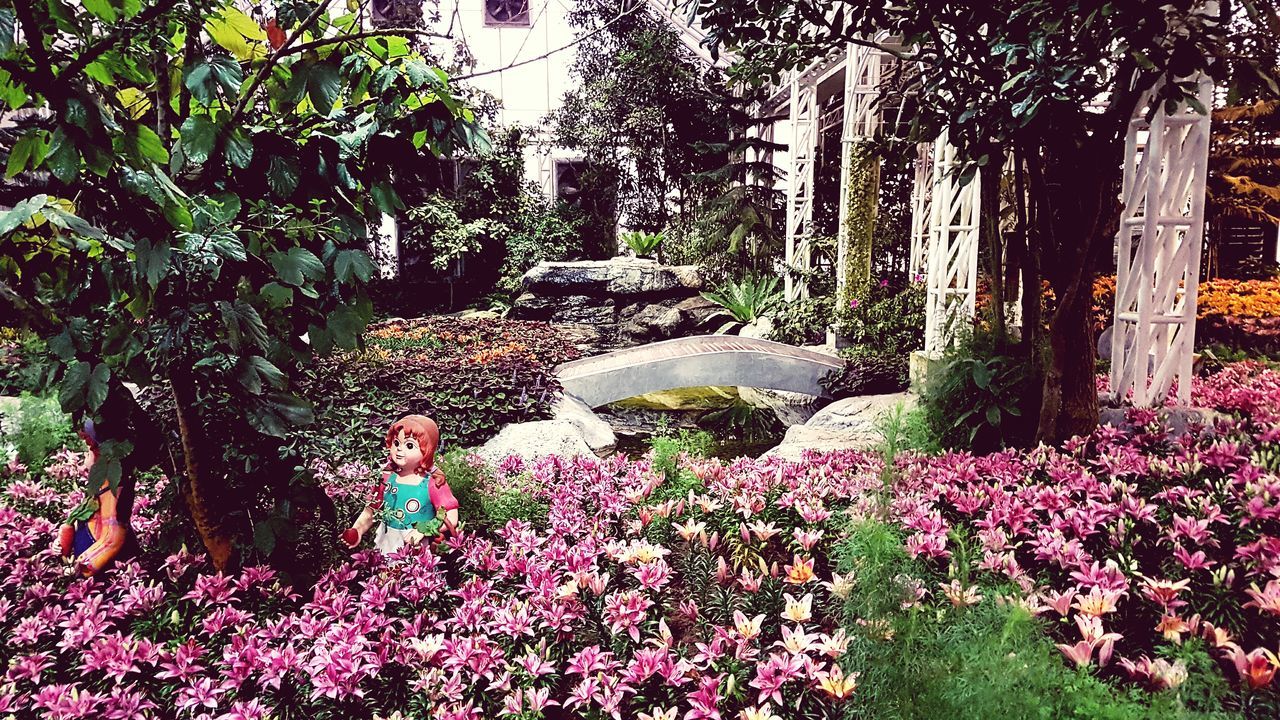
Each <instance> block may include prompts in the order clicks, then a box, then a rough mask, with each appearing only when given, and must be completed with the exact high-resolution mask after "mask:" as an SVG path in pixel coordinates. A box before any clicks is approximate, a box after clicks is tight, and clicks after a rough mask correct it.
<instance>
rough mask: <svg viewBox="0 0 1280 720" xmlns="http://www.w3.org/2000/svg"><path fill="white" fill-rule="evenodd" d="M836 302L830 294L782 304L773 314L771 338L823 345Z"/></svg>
mask: <svg viewBox="0 0 1280 720" xmlns="http://www.w3.org/2000/svg"><path fill="white" fill-rule="evenodd" d="M834 302H835V301H834V300H833V299H832V298H831V296H829V295H828V296H823V297H809V298H806V299H804V300H797V301H795V302H790V303H786V304H784V305H782V306H781V307H779V308H778V310H777V311H776V312H775V313H774V315H773V333H772V334H771V335H770V336H769V339H770V340H777V341H778V342H784V343H789V344H791V345H821V344H822V343H824V342H826V340H827V328H828V327H830V325H831V313H832V310H833V304H834Z"/></svg>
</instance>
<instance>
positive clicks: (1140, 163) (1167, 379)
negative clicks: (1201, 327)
mask: <svg viewBox="0 0 1280 720" xmlns="http://www.w3.org/2000/svg"><path fill="white" fill-rule="evenodd" d="M1199 86H1200V87H1199V100H1200V104H1201V106H1202V107H1206V108H1207V107H1212V101H1213V97H1212V95H1213V84H1212V82H1211V81H1210V80H1209V79H1208V78H1203V77H1202V78H1200V80H1199ZM1153 102H1154V103H1158V102H1159V101H1158V100H1153V99H1152V96H1151V95H1149V96H1148V99H1147V102H1145V103H1142V105H1141V107H1140V108H1139V110H1138V112H1137V113H1135V115H1134V118H1133V120H1132V121H1130V124H1129V133H1128V136H1127V138H1126V140H1125V164H1124V184H1123V190H1122V199H1123V201H1124V210H1123V211H1122V214H1121V220H1120V231H1119V233H1118V235H1117V237H1116V244H1117V247H1116V251H1117V257H1116V264H1117V269H1116V306H1115V331H1114V332H1113V333H1112V336H1111V363H1112V364H1111V391H1112V393H1113V394H1114V395H1115V396H1116V397H1119V398H1124V397H1125V396H1126V395H1127V394H1128V393H1129V392H1130V391H1132V392H1133V404H1134V405H1136V406H1138V407H1153V406H1156V405H1159V404H1161V403H1162V402H1163V401H1164V399H1165V398H1166V397H1167V396H1168V393H1169V390H1170V389H1171V388H1172V386H1173V383H1174V382H1175V380H1176V381H1177V385H1178V400H1179V401H1180V402H1182V403H1189V402H1190V400H1191V364H1192V352H1193V350H1194V348H1195V332H1196V287H1197V284H1198V282H1199V278H1200V250H1201V245H1202V242H1203V237H1204V235H1203V233H1204V198H1205V179H1206V177H1207V174H1208V158H1209V116H1208V115H1207V114H1203V113H1200V112H1197V111H1196V110H1195V109H1193V108H1190V107H1182V108H1180V109H1179V110H1178V111H1177V112H1175V113H1173V114H1165V113H1164V112H1163V111H1161V109H1160V108H1159V107H1157V108H1156V110H1157V111H1156V112H1155V113H1154V117H1152V119H1151V120H1150V121H1149V122H1148V121H1147V119H1146V114H1147V111H1148V108H1149V107H1150V105H1151V103H1153Z"/></svg>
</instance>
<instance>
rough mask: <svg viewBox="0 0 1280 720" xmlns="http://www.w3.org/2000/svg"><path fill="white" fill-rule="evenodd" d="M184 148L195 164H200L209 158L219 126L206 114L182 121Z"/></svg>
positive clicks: (189, 158) (188, 157)
mask: <svg viewBox="0 0 1280 720" xmlns="http://www.w3.org/2000/svg"><path fill="white" fill-rule="evenodd" d="M180 132H181V134H182V150H183V152H185V153H186V154H187V159H188V160H190V161H191V162H192V163H193V164H196V165H200V164H202V163H204V161H205V160H208V159H209V153H210V152H211V151H212V150H213V142H214V140H215V139H217V136H218V128H217V126H215V125H214V124H213V122H211V121H210V120H209V118H208V117H207V116H205V115H192V116H191V117H189V118H187V121H186V122H184V123H182V129H181V131H180Z"/></svg>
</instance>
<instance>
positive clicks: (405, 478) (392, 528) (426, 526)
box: [342, 415, 458, 554]
mask: <svg viewBox="0 0 1280 720" xmlns="http://www.w3.org/2000/svg"><path fill="white" fill-rule="evenodd" d="M386 443H387V464H388V467H389V469H390V472H388V473H387V474H385V475H383V477H382V483H381V485H380V487H379V488H378V491H377V494H376V495H375V496H374V497H373V498H371V499H370V501H369V504H368V505H367V506H366V507H365V509H364V512H362V513H360V517H359V518H357V519H356V522H355V525H354V526H352V527H351V528H349V529H347V530H346V531H345V532H343V533H342V541H343V542H344V543H346V544H347V546H348V547H353V548H354V547H356V546H357V545H359V544H360V540H361V539H363V538H364V535H365V533H367V532H369V528H371V527H373V524H374V521H375V520H381V522H380V523H379V524H378V530H377V532H376V533H375V534H374V537H373V545H374V547H376V548H378V550H379V551H381V552H382V553H383V554H388V553H393V552H396V551H397V550H399V549H400V548H402V547H404V546H405V545H406V544H410V543H416V542H418V541H420V540H422V538H424V537H427V536H434V535H437V534H438V533H440V532H441V531H442V530H448V531H449V532H453V531H454V530H455V529H456V528H457V525H458V501H457V500H456V499H455V498H454V497H453V491H452V490H450V489H449V483H448V481H447V480H446V479H445V476H444V472H442V471H441V470H440V468H438V467H435V457H436V449H437V448H439V447H440V428H438V427H436V423H435V421H434V420H432V419H431V418H429V417H426V416H423V415H408V416H406V417H403V418H400V419H399V420H397V421H396V422H395V424H394V425H392V426H391V429H390V430H388V431H387V440H386Z"/></svg>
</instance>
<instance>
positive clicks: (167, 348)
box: [0, 0, 484, 568]
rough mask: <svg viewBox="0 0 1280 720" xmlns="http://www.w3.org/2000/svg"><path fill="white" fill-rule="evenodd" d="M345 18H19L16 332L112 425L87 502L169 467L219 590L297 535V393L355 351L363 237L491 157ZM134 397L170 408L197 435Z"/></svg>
mask: <svg viewBox="0 0 1280 720" xmlns="http://www.w3.org/2000/svg"><path fill="white" fill-rule="evenodd" d="M332 5H333V3H332V2H331V0H319V1H318V2H313V1H310V0H300V1H299V2H292V3H286V4H277V5H276V13H277V14H276V15H275V16H274V17H270V18H263V17H260V18H257V19H255V18H253V17H250V16H249V15H247V14H246V13H245V12H243V11H242V10H240V9H239V7H238V6H237V4H236V3H234V2H232V1H231V0H154V2H147V1H146V0H85V2H83V3H68V2H64V0H9V1H7V2H4V3H3V4H0V96H2V97H3V100H4V102H6V103H7V104H8V106H9V109H10V110H11V111H12V112H11V113H10V115H9V117H10V118H11V119H12V120H13V121H14V122H15V123H17V127H18V134H17V137H16V141H15V142H14V143H13V144H12V146H11V147H10V148H9V153H8V158H7V162H6V168H7V170H6V175H7V177H9V178H14V179H15V180H21V182H15V183H14V184H12V185H10V188H16V193H17V194H18V195H20V196H21V197H11V198H10V201H9V203H8V204H10V205H11V206H12V208H11V209H10V210H9V211H8V212H6V213H4V214H3V216H0V297H2V301H0V302H2V303H3V304H2V305H0V312H3V313H4V314H5V317H6V318H8V317H11V316H12V317H17V318H19V319H20V321H21V322H23V323H24V324H25V325H27V326H29V327H31V328H34V329H36V330H38V331H40V332H41V333H42V334H44V335H45V336H46V337H47V338H49V346H50V348H51V349H52V351H53V352H54V353H55V354H56V356H57V360H58V369H57V372H56V376H55V378H54V381H55V382H56V383H57V386H58V388H59V394H60V398H61V401H62V404H63V406H64V408H65V409H66V410H68V411H73V412H77V413H83V414H86V415H90V416H92V417H94V418H95V419H96V420H97V421H98V426H99V427H100V428H101V430H102V433H103V434H104V435H105V437H104V442H103V450H104V460H103V461H102V462H100V463H98V464H97V465H95V467H94V474H93V477H91V478H90V486H91V487H93V488H96V487H97V485H98V484H99V483H100V482H101V481H102V480H103V479H104V478H105V479H108V480H110V482H112V483H113V484H115V483H119V482H121V479H122V478H125V479H127V478H129V477H131V476H132V475H133V473H134V472H135V471H136V470H137V469H139V468H145V467H149V466H152V465H154V464H161V465H162V466H167V465H170V458H176V462H175V463H173V465H176V466H178V467H177V470H178V472H179V474H180V478H181V486H182V488H183V494H184V496H185V497H186V499H187V504H188V507H189V509H190V513H191V517H192V520H193V521H194V524H195V527H196V529H197V530H198V532H199V535H200V537H201V539H202V540H203V543H204V545H205V546H206V548H207V549H208V550H209V552H210V555H211V557H212V559H213V561H214V562H215V564H216V565H217V566H218V567H220V568H221V567H225V566H227V565H228V563H230V562H232V561H233V552H234V549H235V548H236V547H237V546H243V545H247V543H244V542H243V541H244V540H245V539H246V538H248V537H251V536H252V537H254V538H255V539H256V541H257V543H256V544H257V546H258V547H259V548H260V549H261V550H263V551H270V550H271V549H272V546H273V545H275V541H276V538H277V536H279V535H281V534H286V531H287V530H288V528H289V520H290V518H291V516H293V515H294V514H295V510H296V503H294V502H291V500H296V497H294V495H296V493H293V494H291V492H290V488H291V487H292V480H293V477H294V466H295V464H296V463H295V462H294V461H293V459H292V458H289V457H288V453H287V452H286V451H285V448H286V445H287V443H286V440H287V439H288V436H289V434H290V431H291V429H292V428H293V427H295V426H297V425H299V424H303V423H306V422H308V421H310V419H311V410H310V406H309V405H308V403H306V402H305V401H303V400H302V399H300V398H298V397H297V396H295V395H294V394H292V393H291V392H290V377H291V376H292V375H293V374H294V373H295V372H296V371H297V369H298V368H299V367H301V366H302V365H303V364H304V363H306V362H307V361H308V358H310V357H311V356H312V354H313V353H316V352H320V353H325V352H328V351H330V350H331V349H332V348H334V347H338V348H348V349H349V348H355V347H356V346H357V344H358V342H359V337H360V334H361V331H362V329H363V327H364V324H365V323H366V322H367V320H368V319H369V316H370V312H371V310H370V304H369V301H368V299H367V298H366V296H365V293H364V290H363V285H364V283H365V281H367V280H369V279H370V278H371V276H372V275H373V273H374V267H373V264H372V263H371V261H370V259H369V257H368V255H367V254H366V250H365V249H366V246H367V241H366V227H367V226H368V224H369V223H370V221H371V220H373V219H374V218H375V217H376V215H377V214H378V212H379V211H386V212H391V211H394V210H395V209H397V208H400V207H402V203H401V201H400V199H399V196H398V193H397V190H396V188H397V185H398V183H399V182H400V179H401V178H402V177H405V176H407V175H409V174H410V173H409V172H408V170H410V169H412V166H413V165H414V163H416V162H420V161H421V160H422V159H423V158H424V157H425V156H427V155H429V154H448V153H450V152H452V151H453V150H454V149H455V148H458V147H460V146H466V145H476V144H480V143H483V142H484V136H483V134H482V132H481V131H480V130H479V129H478V128H477V126H476V125H475V122H474V117H473V115H472V114H471V112H470V111H469V110H467V109H466V108H465V107H463V106H462V105H461V104H460V103H459V102H458V101H457V100H455V98H454V97H453V94H452V89H451V88H450V85H449V83H448V79H447V77H446V76H445V74H444V73H443V72H441V71H440V70H438V69H436V68H434V67H432V66H431V65H430V64H429V63H428V62H426V61H425V60H424V59H423V57H422V56H421V55H420V54H418V53H417V52H416V51H415V50H413V47H414V45H415V44H416V43H417V42H418V40H419V39H420V37H419V36H421V35H422V34H423V33H422V32H421V31H419V30H415V29H413V28H404V29H396V28H390V29H381V30H375V31H370V30H365V29H363V24H362V18H363V15H364V12H365V11H364V9H362V8H360V7H359V6H358V5H355V4H351V7H354V8H355V11H354V12H350V11H348V9H346V8H344V9H342V10H341V11H340V12H339V11H335V10H331V6H332ZM125 382H132V383H136V384H137V385H139V386H141V387H142V388H144V389H146V388H159V389H160V390H159V392H161V393H162V394H163V395H166V396H167V399H170V400H171V402H172V405H173V407H174V408H175V415H176V425H177V430H178V432H177V433H175V434H173V435H172V437H174V440H173V441H172V442H170V441H169V439H168V438H170V437H171V434H170V433H168V432H166V431H167V430H168V429H169V428H167V427H165V422H164V419H161V420H160V424H159V425H160V426H159V427H157V425H156V418H153V417H152V416H150V415H149V414H148V413H146V412H144V411H143V410H142V409H141V408H140V407H139V406H138V404H137V403H136V402H135V401H134V396H133V394H132V393H131V392H130V391H129V390H128V389H126V388H125V386H124V383H125Z"/></svg>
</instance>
